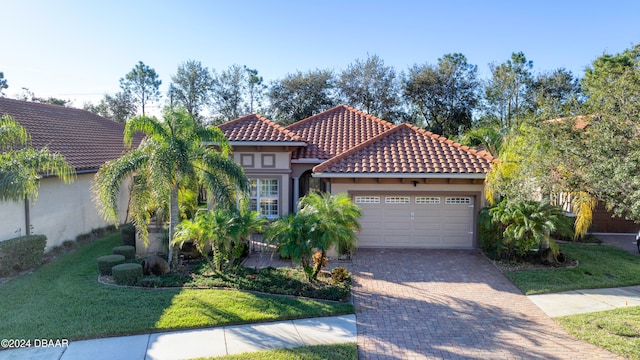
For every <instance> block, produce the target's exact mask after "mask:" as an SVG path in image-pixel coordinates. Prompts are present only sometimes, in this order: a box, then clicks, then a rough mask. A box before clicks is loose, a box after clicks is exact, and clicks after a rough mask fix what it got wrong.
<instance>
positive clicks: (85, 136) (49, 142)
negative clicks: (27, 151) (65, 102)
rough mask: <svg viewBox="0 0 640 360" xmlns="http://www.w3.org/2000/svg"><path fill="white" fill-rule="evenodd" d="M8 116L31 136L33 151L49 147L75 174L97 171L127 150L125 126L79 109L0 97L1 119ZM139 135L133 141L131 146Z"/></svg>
mask: <svg viewBox="0 0 640 360" xmlns="http://www.w3.org/2000/svg"><path fill="white" fill-rule="evenodd" d="M5 114H9V115H10V116H11V117H13V119H14V120H16V121H17V122H18V123H19V124H20V125H22V126H23V127H24V128H25V129H26V130H27V132H28V133H29V135H30V136H31V141H32V145H33V147H34V148H37V149H40V148H42V147H44V146H48V147H49V150H51V151H55V152H59V153H61V154H62V155H63V156H64V157H65V159H66V160H67V161H68V162H69V163H70V164H71V165H72V166H74V167H75V168H76V170H77V171H82V170H97V169H99V168H100V166H102V165H103V164H104V163H105V162H107V161H109V160H112V159H115V158H118V157H119V156H120V155H122V154H123V153H124V152H126V151H128V150H129V149H128V148H126V147H125V146H124V145H123V134H124V125H123V124H120V123H117V122H115V121H111V120H109V119H106V118H103V117H101V116H98V115H96V114H93V113H90V112H88V111H85V110H81V109H74V108H68V107H64V106H58V105H49V104H40V103H35V102H28V101H21V100H13V99H7V98H0V116H2V115H5ZM141 139H142V136H137V137H136V139H134V146H137V144H139V143H140V140H141Z"/></svg>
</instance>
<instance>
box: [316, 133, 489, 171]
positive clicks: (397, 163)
mask: <svg viewBox="0 0 640 360" xmlns="http://www.w3.org/2000/svg"><path fill="white" fill-rule="evenodd" d="M492 160H493V158H492V157H491V155H489V153H487V152H485V151H483V152H478V151H475V150H473V149H470V148H469V147H467V146H463V145H460V144H458V143H456V142H454V141H452V140H449V139H446V138H444V137H442V136H439V135H435V134H433V133H431V132H428V131H425V130H422V129H419V128H417V127H415V126H411V125H408V124H401V125H398V126H396V127H395V128H393V129H391V130H388V131H386V132H384V133H382V134H380V135H378V136H376V137H375V138H372V139H370V140H368V141H366V142H364V143H362V144H360V145H358V146H356V147H354V148H353V149H351V150H349V151H347V152H344V153H342V154H340V155H338V156H336V157H334V158H332V159H330V160H327V161H325V162H323V163H322V164H320V165H318V166H316V167H314V168H313V172H315V173H354V174H355V173H360V174H362V173H376V174H377V173H381V174H409V173H410V174H484V173H486V172H488V171H489V168H490V166H491V161H492Z"/></svg>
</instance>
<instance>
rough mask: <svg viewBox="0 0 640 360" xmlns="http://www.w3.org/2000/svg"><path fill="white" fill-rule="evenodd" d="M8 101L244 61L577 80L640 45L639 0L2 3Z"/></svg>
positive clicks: (277, 69)
mask: <svg viewBox="0 0 640 360" xmlns="http://www.w3.org/2000/svg"><path fill="white" fill-rule="evenodd" d="M0 9H1V10H0V11H1V13H2V29H1V31H2V37H1V38H2V40H1V41H0V71H2V72H4V74H5V78H6V79H7V80H8V82H9V89H7V90H5V94H6V95H7V96H9V97H15V95H16V94H17V93H19V92H20V91H21V88H22V87H26V88H29V89H30V90H31V91H32V92H34V93H35V95H36V96H40V97H48V96H55V97H60V98H64V99H71V100H73V101H74V103H75V105H76V106H81V105H82V103H83V102H84V101H87V100H94V101H95V100H98V99H100V98H101V97H102V94H104V93H115V92H117V91H118V90H119V82H118V80H119V79H120V78H121V77H123V76H124V75H125V74H126V73H127V72H128V71H129V70H131V69H132V68H133V66H134V65H135V64H136V63H137V62H138V61H139V60H142V61H143V62H144V63H146V64H147V65H149V66H151V67H153V68H155V69H156V71H157V72H158V74H159V75H160V78H161V80H162V81H163V87H162V90H163V91H164V90H166V87H167V86H168V84H169V82H170V77H171V75H172V74H175V72H176V69H177V67H178V65H179V64H180V63H182V62H184V61H186V60H189V59H193V60H199V61H201V62H202V63H203V64H204V65H205V66H207V67H209V68H214V69H216V70H218V71H220V70H224V69H226V68H228V67H229V66H230V65H233V64H239V65H247V66H249V67H251V68H255V69H257V70H258V71H259V73H260V75H262V76H263V77H264V78H265V80H267V81H270V80H275V79H279V78H282V77H283V76H284V75H286V74H287V73H291V72H295V71H297V70H301V71H307V70H310V69H315V68H320V69H333V70H335V71H340V70H341V69H344V68H346V67H347V66H348V65H349V64H350V63H352V62H353V61H354V60H355V59H365V58H366V57H367V55H368V54H377V55H378V56H380V57H381V58H382V59H383V60H384V61H385V63H386V64H387V65H391V66H393V67H395V68H396V70H397V71H398V72H400V71H402V70H405V69H406V68H408V67H409V66H411V65H413V64H423V63H435V62H437V60H438V58H440V57H441V56H442V55H444V54H447V53H453V52H460V53H463V54H464V55H465V56H466V57H467V59H468V61H469V62H470V63H472V64H476V65H478V68H479V70H480V74H481V75H482V76H487V75H488V72H489V70H488V63H490V62H503V61H505V60H506V59H507V58H509V56H510V55H511V53H512V52H517V51H523V52H524V53H525V55H526V56H527V58H528V59H529V60H533V63H534V71H537V72H540V71H550V70H554V69H556V68H559V67H564V68H566V69H568V70H571V71H573V72H574V74H576V75H582V74H583V72H584V69H585V67H586V66H588V65H589V64H590V63H591V62H592V61H593V60H594V59H596V58H597V57H598V56H600V55H601V54H603V53H605V52H607V53H612V54H614V53H618V52H620V51H623V50H624V49H626V48H629V47H631V46H632V45H633V44H635V43H638V42H640V25H638V19H639V17H640V15H639V14H640V1H568V0H567V1H563V0H555V1H489V0H488V1H473V0H469V1H438V2H436V1H427V0H423V1H402V0H395V1H375V0H368V1H365V0H358V1H347V0H343V1H334V0H323V1H310V0H299V1H266V0H265V1H249V0H246V1H239V0H238V1H223V0H220V1H213V0H210V1H204V0H201V1H195V0H182V1H133V0H124V1H121V0H109V1H106V0H104V1H87V0H83V1H75V0H73V1H72V0H58V1H50V0H40V1H36V0H0Z"/></svg>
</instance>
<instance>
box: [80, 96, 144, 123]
mask: <svg viewBox="0 0 640 360" xmlns="http://www.w3.org/2000/svg"><path fill="white" fill-rule="evenodd" d="M84 109H85V110H87V111H91V112H92V113H94V114H98V115H100V116H103V117H106V118H107V119H111V120H113V121H117V122H119V123H123V124H124V123H126V122H127V120H128V119H130V118H131V117H133V116H135V115H136V111H137V109H136V104H135V100H134V99H133V97H132V95H131V94H130V93H128V92H125V91H120V92H117V93H116V94H115V95H113V96H111V95H109V94H105V95H104V97H103V98H102V99H101V100H100V102H99V103H98V104H97V105H93V104H90V103H88V104H85V105H84Z"/></svg>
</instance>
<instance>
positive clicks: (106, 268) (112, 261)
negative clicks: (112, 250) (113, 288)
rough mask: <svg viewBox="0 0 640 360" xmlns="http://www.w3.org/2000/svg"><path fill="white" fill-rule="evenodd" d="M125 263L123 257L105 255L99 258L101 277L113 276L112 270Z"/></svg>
mask: <svg viewBox="0 0 640 360" xmlns="http://www.w3.org/2000/svg"><path fill="white" fill-rule="evenodd" d="M123 263H124V256H123V255H105V256H100V257H99V258H98V271H99V272H100V275H111V268H113V267H114V266H116V265H119V264H123Z"/></svg>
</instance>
